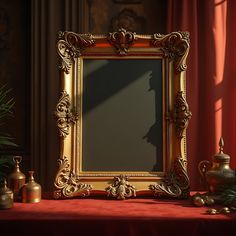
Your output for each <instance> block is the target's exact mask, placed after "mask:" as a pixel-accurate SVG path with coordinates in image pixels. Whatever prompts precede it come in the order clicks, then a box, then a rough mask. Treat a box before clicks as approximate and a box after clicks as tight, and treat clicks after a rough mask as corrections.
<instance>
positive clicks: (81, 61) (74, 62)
mask: <svg viewBox="0 0 236 236" xmlns="http://www.w3.org/2000/svg"><path fill="white" fill-rule="evenodd" d="M56 47H57V52H58V55H59V57H60V67H59V69H60V80H61V96H60V98H59V101H58V103H57V105H56V110H55V118H56V124H57V127H58V131H59V138H60V157H59V159H58V164H59V166H58V171H57V173H56V177H55V181H54V186H55V190H54V197H55V198H56V199H61V198H71V197H85V196H92V197H93V196H94V197H96V196H100V195H101V196H105V197H109V198H115V199H126V198H129V197H138V196H153V197H162V196H164V197H170V198H179V199H181V198H186V197H188V195H189V185H190V182H189V177H188V174H187V153H186V128H187V126H188V122H189V119H190V118H191V112H190V111H189V107H188V104H187V101H186V87H185V80H186V69H187V66H186V58H187V55H188V52H189V34H188V32H172V33H170V34H166V35H162V34H153V35H139V34H136V33H134V32H128V31H126V30H125V29H119V30H118V31H117V32H111V33H109V34H108V35H92V34H77V33H75V32H60V33H59V36H58V41H57V45H56ZM88 59H89V60H90V61H89V63H90V62H91V61H92V63H96V61H97V60H102V62H104V61H105V62H106V63H107V62H108V65H109V63H110V62H112V63H115V67H114V68H116V65H118V64H119V63H121V61H124V62H125V63H123V64H129V63H131V62H132V63H133V62H134V63H135V62H136V61H135V60H136V59H137V60H139V61H137V62H138V63H139V65H140V63H146V60H147V63H146V64H147V65H148V63H149V61H150V60H157V62H158V63H160V65H161V70H160V71H161V73H160V78H161V80H162V82H161V86H159V89H160V91H161V99H162V101H161V104H162V105H161V107H162V108H161V117H160V118H161V122H160V123H161V127H162V129H161V133H160V135H161V139H162V140H161V142H160V143H161V150H162V151H161V156H162V167H161V170H159V171H140V170H137V171H136V170H128V171H127V170H126V167H124V169H123V170H118V171H114V170H113V169H112V170H109V165H108V169H106V170H105V171H104V170H101V171H99V169H96V170H95V171H84V170H83V168H84V167H83V163H86V159H85V156H86V155H85V154H86V153H84V152H82V151H81V149H82V148H84V147H83V144H84V140H83V139H85V138H84V136H83V135H82V133H83V131H84V130H83V129H84V127H83V122H84V120H85V116H84V114H83V109H84V107H83V104H85V103H84V99H85V98H84V95H83V86H84V85H83V84H84V83H87V82H86V81H85V79H86V78H85V73H84V72H83V71H85V70H87V71H88V70H89V69H88V68H85V65H86V63H87V60H88ZM140 60H141V61H140ZM118 61H119V62H118ZM100 62H101V61H100ZM112 63H110V64H112ZM154 63H155V61H154ZM108 69H109V66H108ZM153 69H154V68H153ZM111 70H113V69H111ZM130 70H135V68H134V67H132V68H130ZM117 71H118V70H117ZM123 74H124V76H125V74H126V73H123ZM94 76H96V73H94ZM102 76H103V75H102ZM105 76H106V75H105V74H104V77H105ZM109 76H110V77H112V76H111V75H109ZM114 78H115V77H114ZM114 78H111V79H114ZM91 86H92V85H91ZM104 87H105V88H104V89H106V86H104ZM107 89H109V88H107ZM154 109H155V108H154ZM143 112H144V114H145V110H144V111H143ZM85 123H86V122H85ZM96 125H97V126H99V122H98V123H97V124H96V122H95V126H96ZM87 127H90V126H87ZM106 132H108V131H107V130H106ZM100 135H101V136H100V137H102V134H100ZM91 137H92V136H91ZM86 142H90V139H88V140H86ZM91 142H92V141H91ZM84 149H85V150H87V149H86V148H84ZM143 158H144V159H145V158H146V157H145V156H144V157H143ZM94 160H95V159H94ZM131 160H132V159H131ZM131 162H132V161H131ZM91 163H92V162H91ZM111 164H112V150H111ZM91 165H93V164H91ZM89 168H90V167H89ZM89 168H88V169H89ZM104 169H105V168H104ZM127 169H128V168H127Z"/></svg>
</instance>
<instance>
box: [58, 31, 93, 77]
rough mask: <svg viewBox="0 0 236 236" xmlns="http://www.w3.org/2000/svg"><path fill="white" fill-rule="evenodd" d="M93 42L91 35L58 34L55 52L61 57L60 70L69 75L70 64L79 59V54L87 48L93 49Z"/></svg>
mask: <svg viewBox="0 0 236 236" xmlns="http://www.w3.org/2000/svg"><path fill="white" fill-rule="evenodd" d="M94 45H95V41H94V40H93V39H92V35H91V34H76V33H73V32H59V33H58V42H57V51H58V54H59V55H60V57H61V65H60V66H59V67H60V69H61V70H63V71H65V72H66V73H67V74H68V73H69V70H70V67H71V64H72V62H73V60H74V58H75V57H79V56H80V55H81V52H82V51H83V50H84V49H85V48H87V47H93V46H94Z"/></svg>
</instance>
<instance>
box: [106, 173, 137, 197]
mask: <svg viewBox="0 0 236 236" xmlns="http://www.w3.org/2000/svg"><path fill="white" fill-rule="evenodd" d="M106 192H107V196H108V197H109V196H111V197H116V198H117V199H121V200H124V199H125V198H128V197H136V190H135V187H134V186H133V185H131V184H130V183H129V182H128V177H127V176H125V175H120V176H119V177H114V183H113V184H112V185H111V186H109V187H107V188H106Z"/></svg>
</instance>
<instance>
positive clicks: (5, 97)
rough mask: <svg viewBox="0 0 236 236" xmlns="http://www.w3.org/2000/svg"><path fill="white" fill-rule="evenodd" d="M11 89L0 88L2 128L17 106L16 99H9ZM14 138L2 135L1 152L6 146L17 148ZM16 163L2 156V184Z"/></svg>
mask: <svg viewBox="0 0 236 236" xmlns="http://www.w3.org/2000/svg"><path fill="white" fill-rule="evenodd" d="M10 91H11V89H8V88H7V86H6V85H3V86H1V87H0V126H2V125H3V124H4V123H5V121H6V119H7V118H8V117H9V116H11V115H12V113H13V112H12V108H13V106H14V104H15V101H14V98H11V97H10V98H9V93H10ZM12 140H13V138H12V137H11V136H10V135H7V134H3V133H1V134H0V150H1V149H2V148H3V147H4V146H17V145H16V144H15V143H14V142H13V141H12ZM13 165H14V162H13V159H12V156H10V155H5V154H0V183H2V182H3V179H4V178H6V177H7V175H8V174H9V172H10V171H11V168H12V167H13Z"/></svg>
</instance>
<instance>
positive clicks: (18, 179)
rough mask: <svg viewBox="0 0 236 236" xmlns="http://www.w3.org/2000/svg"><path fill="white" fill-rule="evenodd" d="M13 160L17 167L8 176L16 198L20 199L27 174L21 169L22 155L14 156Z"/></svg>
mask: <svg viewBox="0 0 236 236" xmlns="http://www.w3.org/2000/svg"><path fill="white" fill-rule="evenodd" d="M13 160H14V162H15V169H14V171H13V172H12V173H11V174H10V175H9V177H8V183H9V187H10V189H12V191H13V194H14V200H15V201H17V200H20V189H21V188H22V187H23V186H24V184H25V175H24V174H23V173H22V172H21V171H20V167H19V164H20V163H21V161H22V157H21V156H15V157H13Z"/></svg>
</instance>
